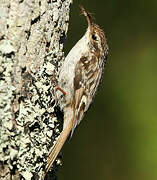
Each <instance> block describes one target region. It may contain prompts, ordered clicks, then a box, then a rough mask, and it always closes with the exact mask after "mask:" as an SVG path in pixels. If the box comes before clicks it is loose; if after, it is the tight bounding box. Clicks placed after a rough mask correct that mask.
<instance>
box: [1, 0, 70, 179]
mask: <svg viewBox="0 0 157 180" xmlns="http://www.w3.org/2000/svg"><path fill="white" fill-rule="evenodd" d="M71 3H72V2H71V0H35V1H34V0H22V1H21V0H10V1H9V0H0V179H5V180H7V179H27V180H30V179H40V178H41V175H42V172H43V170H44V166H45V164H46V160H47V155H48V150H49V149H50V147H51V146H52V143H53V141H54V140H55V138H56V136H57V134H58V132H59V130H58V128H57V126H58V125H57V117H55V109H54V108H55V101H54V97H53V83H52V81H51V79H52V76H53V74H54V70H57V69H58V67H59V66H60V64H61V63H62V61H63V59H64V52H63V46H64V42H63V40H64V39H65V37H66V33H67V30H68V22H69V7H70V4H71Z"/></svg>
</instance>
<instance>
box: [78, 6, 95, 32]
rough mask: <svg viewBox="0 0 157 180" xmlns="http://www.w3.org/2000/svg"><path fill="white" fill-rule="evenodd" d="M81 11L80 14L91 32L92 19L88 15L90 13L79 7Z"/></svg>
mask: <svg viewBox="0 0 157 180" xmlns="http://www.w3.org/2000/svg"><path fill="white" fill-rule="evenodd" d="M80 9H81V13H82V14H83V15H84V16H85V17H86V19H87V22H88V27H89V29H90V31H91V32H92V31H93V21H92V17H91V15H90V13H89V12H88V11H86V10H85V8H84V7H83V6H80Z"/></svg>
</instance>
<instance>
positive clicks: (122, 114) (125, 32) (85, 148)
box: [58, 0, 157, 180]
mask: <svg viewBox="0 0 157 180" xmlns="http://www.w3.org/2000/svg"><path fill="white" fill-rule="evenodd" d="M80 4H82V5H83V6H84V7H85V8H86V9H87V10H88V11H89V12H92V13H93V15H94V17H95V22H96V23H97V24H99V25H100V27H102V28H103V29H104V31H105V32H106V35H107V38H108V44H109V47H110V51H109V56H108V63H107V67H106V70H105V73H104V78H103V83H102V85H101V87H100V90H99V92H98V94H97V96H96V99H95V101H94V103H93V105H92V107H91V108H90V110H89V112H88V113H87V115H86V117H85V118H84V119H83V121H82V122H81V124H80V125H79V126H78V128H77V129H76V130H75V132H74V135H73V137H72V139H71V140H70V141H69V142H67V143H66V144H65V146H64V148H63V149H64V150H63V166H62V167H61V168H60V170H59V172H58V177H59V180H157V1H156V0H149V1H147V0H130V1H126V0H118V1H116V0H97V1H96V0H74V2H73V5H72V6H71V17H70V26H69V31H68V38H67V41H66V44H65V45H66V49H65V50H66V53H67V52H68V51H69V50H70V49H71V48H72V47H73V46H74V44H75V43H76V42H77V41H78V40H79V39H80V38H81V36H83V34H84V33H85V30H86V28H87V22H86V20H85V18H84V17H83V16H80V11H79V5H80Z"/></svg>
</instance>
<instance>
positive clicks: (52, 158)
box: [43, 121, 72, 177]
mask: <svg viewBox="0 0 157 180" xmlns="http://www.w3.org/2000/svg"><path fill="white" fill-rule="evenodd" d="M71 128H72V121H70V122H69V123H68V124H67V125H66V127H64V129H63V131H62V132H61V134H60V136H59V138H58V140H57V142H56V143H55V144H54V146H53V147H52V149H51V150H50V153H49V157H48V161H47V166H46V169H45V172H44V175H43V176H44V177H45V175H46V174H47V172H48V171H49V169H50V167H51V166H52V164H53V162H54V161H55V159H56V157H57V155H58V154H59V152H60V150H61V148H62V147H63V145H64V143H65V141H66V139H67V137H68V135H69V133H70V131H71Z"/></svg>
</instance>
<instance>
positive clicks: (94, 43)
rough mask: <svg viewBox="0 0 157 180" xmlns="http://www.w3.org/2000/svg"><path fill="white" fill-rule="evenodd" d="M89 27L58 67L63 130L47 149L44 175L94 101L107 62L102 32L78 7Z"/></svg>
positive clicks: (87, 14) (84, 11) (106, 51)
mask: <svg viewBox="0 0 157 180" xmlns="http://www.w3.org/2000/svg"><path fill="white" fill-rule="evenodd" d="M80 9H81V13H82V14H83V15H84V16H85V18H86V20H87V23H88V28H87V30H86V32H85V34H84V36H83V37H82V38H81V39H80V40H79V41H78V42H77V43H76V45H75V46H74V47H73V48H72V49H71V50H70V52H69V53H68V55H67V56H66V58H65V61H64V62H63V64H62V66H61V67H60V71H59V77H58V80H57V87H58V90H59V91H56V93H57V103H58V105H59V107H60V109H61V111H63V113H64V123H63V130H62V132H61V133H60V135H59V137H58V139H57V140H56V142H55V144H54V145H53V146H52V148H51V149H50V152H49V155H48V160H47V165H46V168H45V172H44V176H45V175H46V174H47V172H48V171H49V170H50V168H51V166H52V164H53V162H54V161H55V159H56V158H57V155H58V154H59V152H60V150H61V148H62V146H63V145H64V143H65V141H66V139H67V138H68V136H70V137H72V135H73V132H74V130H75V128H76V126H77V125H78V124H79V123H80V121H81V120H82V119H83V117H84V115H85V114H86V112H87V110H88V108H89V106H90V105H91V103H92V102H93V100H94V98H95V95H96V92H97V89H98V86H99V84H100V82H101V79H102V76H103V73H104V67H105V65H106V60H107V54H108V49H109V48H108V45H107V38H106V35H105V33H104V31H103V30H102V29H101V28H100V27H99V26H98V25H97V24H95V23H94V22H93V18H92V16H91V14H90V13H89V12H88V11H86V10H85V8H84V7H83V6H80Z"/></svg>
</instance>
